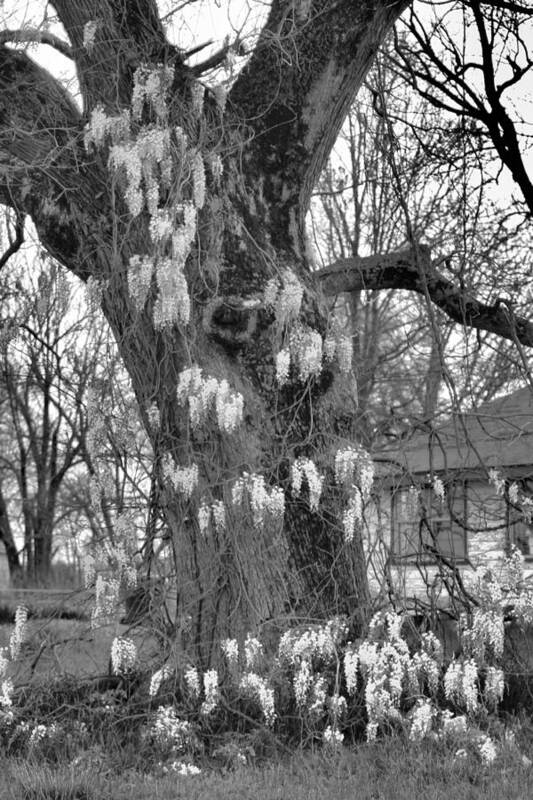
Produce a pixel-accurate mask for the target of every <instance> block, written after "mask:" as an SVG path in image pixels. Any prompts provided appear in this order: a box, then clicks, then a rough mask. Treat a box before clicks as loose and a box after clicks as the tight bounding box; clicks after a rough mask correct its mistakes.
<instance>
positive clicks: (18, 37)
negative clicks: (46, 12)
mask: <svg viewBox="0 0 533 800" xmlns="http://www.w3.org/2000/svg"><path fill="white" fill-rule="evenodd" d="M9 43H12V44H24V43H33V44H48V45H50V47H53V48H54V50H57V51H58V52H59V53H61V55H62V56H66V57H67V58H72V48H71V47H70V45H69V44H68V42H65V41H63V39H60V38H59V36H55V35H54V34H53V33H50V32H49V31H41V30H39V29H38V28H21V29H18V30H5V31H0V44H9Z"/></svg>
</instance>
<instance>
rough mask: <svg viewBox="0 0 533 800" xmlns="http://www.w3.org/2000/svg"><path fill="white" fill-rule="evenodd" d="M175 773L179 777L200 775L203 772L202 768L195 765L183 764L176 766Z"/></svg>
mask: <svg viewBox="0 0 533 800" xmlns="http://www.w3.org/2000/svg"><path fill="white" fill-rule="evenodd" d="M175 771H176V772H177V773H178V775H199V774H200V772H201V770H200V768H199V767H196V766H195V765H194V764H184V763H183V762H182V763H179V764H177V765H176V767H175Z"/></svg>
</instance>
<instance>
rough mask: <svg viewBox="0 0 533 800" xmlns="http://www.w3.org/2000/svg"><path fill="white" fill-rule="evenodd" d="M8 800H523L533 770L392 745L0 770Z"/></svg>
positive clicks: (15, 764) (1, 791)
mask: <svg viewBox="0 0 533 800" xmlns="http://www.w3.org/2000/svg"><path fill="white" fill-rule="evenodd" d="M0 769H1V777H0V796H1V797H2V798H5V800H230V798H231V800H324V799H325V798H326V799H327V798H332V800H333V798H334V800H413V798H417V800H450V798H454V800H478V798H479V800H526V798H530V797H531V796H533V771H532V769H531V768H527V767H525V766H524V765H523V764H521V763H520V762H517V761H516V760H513V759H511V758H510V757H509V758H507V760H506V759H505V758H504V757H500V760H499V761H497V762H495V764H494V765H493V766H490V767H483V766H482V765H481V764H476V763H471V762H469V763H458V762H454V760H453V753H451V752H444V753H443V752H442V751H441V750H440V749H439V747H438V746H437V745H435V744H433V745H432V744H431V743H430V744H428V745H424V746H414V745H409V744H408V743H406V742H405V741H403V740H399V739H390V740H384V741H381V742H378V743H374V744H365V745H360V746H358V747H357V748H355V749H352V750H348V749H347V748H343V749H342V750H341V752H340V753H337V754H330V755H329V756H328V755H325V754H324V753H315V754H312V753H296V754H295V755H294V756H292V757H291V758H290V759H284V760H283V761H278V762H277V763H270V764H266V765H262V766H253V765H252V766H247V767H240V768H238V769H236V770H234V771H225V772H224V771H221V770H220V769H217V770H213V769H204V770H203V771H202V773H201V774H200V775H194V776H187V777H182V776H178V775H166V776H163V777H159V778H154V777H151V776H148V775H143V774H142V773H141V772H139V771H135V770H130V771H127V772H124V773H122V774H121V775H120V776H117V775H112V774H109V773H107V774H106V773H105V772H101V773H98V772H95V770H94V769H91V768H85V769H78V768H76V767H72V766H68V765H60V766H58V767H56V768H53V767H50V766H43V765H42V764H38V763H36V764H33V763H31V762H29V763H28V762H20V761H16V760H11V761H6V762H5V763H4V764H1V763H0Z"/></svg>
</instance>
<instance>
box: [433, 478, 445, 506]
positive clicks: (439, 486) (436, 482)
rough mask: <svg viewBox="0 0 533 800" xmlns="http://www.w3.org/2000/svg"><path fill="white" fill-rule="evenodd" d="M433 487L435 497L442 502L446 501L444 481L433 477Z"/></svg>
mask: <svg viewBox="0 0 533 800" xmlns="http://www.w3.org/2000/svg"><path fill="white" fill-rule="evenodd" d="M432 486H433V493H434V494H435V497H437V499H438V500H440V501H441V502H442V501H443V500H444V495H445V492H444V484H443V482H442V480H441V479H440V478H439V477H438V476H437V475H435V476H434V477H433V483H432Z"/></svg>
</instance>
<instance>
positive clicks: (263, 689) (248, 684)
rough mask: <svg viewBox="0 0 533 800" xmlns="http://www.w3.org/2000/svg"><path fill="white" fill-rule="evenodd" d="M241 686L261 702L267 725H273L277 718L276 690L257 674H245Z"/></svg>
mask: <svg viewBox="0 0 533 800" xmlns="http://www.w3.org/2000/svg"><path fill="white" fill-rule="evenodd" d="M239 686H240V688H241V689H242V690H243V691H244V692H246V693H247V694H249V695H251V696H252V697H254V698H255V699H256V700H257V701H258V702H259V705H260V706H261V711H262V712H263V715H264V717H265V720H266V722H267V724H268V725H271V724H272V723H273V722H274V719H275V717H276V712H275V708H274V690H273V689H272V688H270V687H269V686H268V685H267V683H266V681H265V679H264V678H261V677H260V676H259V675H257V674H256V673H255V672H245V673H244V675H243V676H242V678H241V681H240V684H239Z"/></svg>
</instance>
